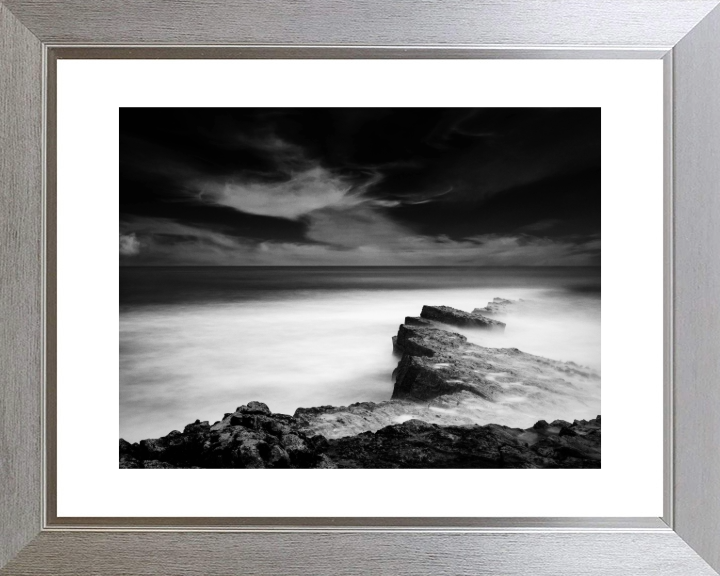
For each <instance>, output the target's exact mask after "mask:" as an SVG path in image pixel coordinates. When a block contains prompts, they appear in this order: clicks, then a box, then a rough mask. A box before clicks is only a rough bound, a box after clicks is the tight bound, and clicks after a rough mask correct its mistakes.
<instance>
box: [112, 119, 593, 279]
mask: <svg viewBox="0 0 720 576" xmlns="http://www.w3.org/2000/svg"><path fill="white" fill-rule="evenodd" d="M120 129H121V142H120V144H121V146H120V250H119V251H120V263H121V265H122V264H127V265H232V266H242V265H428V266H430V265H432V266H438V265H467V266H528V265H529V266H582V265H599V261H600V111H599V109H393V110H390V109H280V110H271V109H134V108H125V109H121V113H120Z"/></svg>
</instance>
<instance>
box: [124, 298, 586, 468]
mask: <svg viewBox="0 0 720 576" xmlns="http://www.w3.org/2000/svg"><path fill="white" fill-rule="evenodd" d="M495 300H496V301H497V300H503V299H498V298H496V299H495ZM507 302H511V301H509V300H503V301H502V302H499V303H498V305H504V304H505V303H507ZM490 304H492V303H489V305H490ZM450 316H453V317H455V318H456V320H455V321H456V322H466V321H469V320H468V317H470V319H472V320H473V321H476V320H478V319H481V320H482V321H489V322H494V323H496V324H500V325H502V327H504V324H502V323H498V322H497V321H495V320H491V319H488V318H484V317H482V316H479V315H473V314H468V313H466V312H462V311H459V310H455V309H453V308H448V307H444V306H442V307H440V306H425V307H423V313H422V314H421V316H420V317H411V316H409V317H407V318H405V322H404V324H402V325H400V327H399V329H398V333H397V335H396V336H394V337H393V346H394V349H395V352H396V353H397V354H398V355H401V359H400V361H399V363H398V366H397V368H396V369H395V372H394V373H393V375H394V378H395V388H394V392H393V395H392V399H391V400H388V401H385V402H377V403H376V402H359V403H356V404H351V405H350V406H339V407H336V406H320V407H314V408H299V409H298V410H296V412H295V414H294V415H293V416H289V415H286V414H273V413H272V412H271V411H270V409H269V408H268V406H266V405H265V404H263V403H262V402H249V403H248V404H247V405H244V406H240V407H238V408H237V409H236V410H235V412H232V413H228V414H225V416H224V417H223V419H222V420H220V421H218V422H215V423H214V424H213V425H210V424H209V422H201V421H199V420H198V421H195V422H194V423H192V424H188V425H187V426H186V427H185V428H184V430H183V431H182V432H180V431H177V430H175V431H172V432H170V434H168V435H167V436H164V437H162V438H158V439H148V440H142V441H140V442H139V443H135V444H130V443H129V442H126V441H125V440H122V439H121V440H120V446H119V450H120V468H597V467H599V466H600V416H598V417H597V418H594V419H592V420H587V421H586V420H575V421H574V422H572V423H570V422H566V421H564V420H553V421H552V422H551V423H549V424H548V422H546V421H545V420H539V421H536V422H535V420H534V419H532V420H530V421H527V419H525V420H524V422H525V423H524V424H523V426H530V427H528V428H523V427H516V428H513V427H508V426H501V425H498V424H488V422H492V421H493V418H494V417H497V415H498V414H504V415H505V416H507V414H508V413H509V412H508V410H510V407H512V409H516V407H517V406H518V405H520V404H521V403H527V405H528V406H529V407H530V410H529V413H531V414H533V415H534V414H538V413H542V414H548V415H549V414H553V413H557V411H558V406H557V402H558V398H559V399H560V400H562V397H563V395H567V396H568V398H577V397H582V391H583V389H584V388H587V387H588V384H591V383H593V382H595V383H597V380H599V377H600V376H599V374H598V373H597V372H595V371H594V370H591V369H589V368H584V367H581V366H578V365H577V364H574V363H572V362H560V361H556V360H550V359H548V358H543V357H540V356H534V355H532V354H527V353H525V352H521V351H520V350H517V349H515V348H486V347H482V346H478V345H475V344H472V343H470V342H468V340H467V338H466V337H465V336H463V335H461V334H457V333H455V332H451V331H448V330H444V329H442V328H441V327H440V326H438V324H436V322H440V323H442V324H448V323H449V322H448V320H447V319H448V318H449V317H450ZM457 319H459V320H457ZM459 325H461V326H479V325H477V324H459ZM489 326H490V327H492V326H493V325H492V324H490V325H489ZM482 327H488V326H487V325H486V326H482ZM562 413H563V414H564V413H569V412H568V410H567V409H564V410H562ZM505 421H506V422H508V420H505ZM532 422H535V423H534V425H532Z"/></svg>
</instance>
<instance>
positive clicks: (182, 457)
mask: <svg viewBox="0 0 720 576" xmlns="http://www.w3.org/2000/svg"><path fill="white" fill-rule="evenodd" d="M252 405H255V406H260V407H263V408H264V409H263V410H262V411H257V410H254V409H253V408H251V406H252ZM599 466H600V417H599V416H598V417H597V418H596V419H593V420H589V421H585V420H582V421H577V420H576V421H575V422H573V423H572V424H571V423H569V422H565V421H561V420H558V421H555V422H552V423H551V424H547V423H546V422H545V421H540V422H538V423H537V424H535V426H534V427H532V428H529V429H526V430H523V429H520V428H509V427H507V426H499V425H497V424H489V425H487V426H477V425H474V426H439V425H437V424H432V423H428V422H424V421H421V420H409V421H407V422H403V423H402V424H395V425H391V426H386V427H384V428H381V429H380V430H378V431H376V432H363V433H362V434H358V435H355V436H347V437H344V438H338V439H331V440H328V439H326V438H325V437H323V436H321V435H314V436H308V435H307V434H305V433H304V432H302V430H301V429H300V426H299V422H298V421H297V419H295V418H293V417H291V416H287V415H285V414H272V413H271V412H270V411H269V410H267V406H265V405H264V404H262V403H260V402H251V403H249V404H248V405H247V406H241V407H240V408H238V409H237V410H236V411H235V412H234V413H232V414H227V415H226V416H225V418H223V419H222V420H221V421H219V422H216V423H215V424H214V425H213V426H210V425H209V423H208V422H200V421H196V422H195V423H193V424H188V425H187V426H186V427H185V430H184V431H183V432H179V431H177V430H175V431H173V432H171V433H170V434H168V435H167V436H165V437H163V438H159V439H156V440H143V441H141V442H140V443H138V444H130V443H129V442H126V441H125V440H122V439H121V440H120V468H146V469H148V468H598V467H599Z"/></svg>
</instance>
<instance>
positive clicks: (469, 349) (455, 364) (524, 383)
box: [393, 325, 599, 426]
mask: <svg viewBox="0 0 720 576" xmlns="http://www.w3.org/2000/svg"><path fill="white" fill-rule="evenodd" d="M397 345H398V347H401V348H402V350H403V351H404V352H405V354H404V356H403V358H402V360H401V361H400V363H399V364H398V367H397V369H396V371H395V376H396V379H395V389H394V391H393V399H415V400H420V401H423V400H428V399H431V398H434V397H436V396H441V395H445V394H452V393H455V392H460V391H467V392H470V393H472V394H476V395H478V396H480V397H482V398H484V399H485V400H488V401H494V400H496V399H497V397H498V396H501V395H506V394H507V392H508V388H509V387H512V386H514V387H516V388H518V389H520V387H522V391H523V393H524V395H525V396H526V397H527V398H530V399H532V398H533V396H534V395H535V396H539V395H542V394H543V393H548V392H550V391H552V393H553V394H560V395H562V394H563V392H565V393H568V392H571V391H572V392H574V391H576V390H577V389H578V387H579V386H580V385H582V384H585V383H587V382H588V381H591V380H595V379H599V375H598V374H597V373H596V372H594V371H592V370H590V369H586V368H582V367H580V366H577V365H576V364H572V363H567V362H558V361H555V360H549V359H548V358H542V357H540V356H534V355H532V354H527V353H525V352H521V351H520V350H518V349H517V348H486V347H483V346H478V345H476V344H471V343H469V342H468V341H467V339H466V338H465V337H464V336H462V335H461V334H455V333H452V332H447V331H445V330H438V329H437V328H428V327H424V326H407V325H403V326H401V327H400V329H399V331H398V336H397ZM553 425H556V424H555V423H553ZM562 425H564V424H559V426H562Z"/></svg>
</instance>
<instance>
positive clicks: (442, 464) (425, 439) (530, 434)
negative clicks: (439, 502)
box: [327, 420, 600, 468]
mask: <svg viewBox="0 0 720 576" xmlns="http://www.w3.org/2000/svg"><path fill="white" fill-rule="evenodd" d="M597 425H598V426H599V423H597ZM594 426H595V422H594V421H590V423H588V425H587V426H586V427H583V428H581V431H582V433H580V432H579V433H578V434H577V435H576V436H573V437H568V436H564V437H560V436H559V435H558V434H557V433H556V432H553V431H551V430H550V429H542V430H541V431H538V430H537V429H535V428H531V429H528V430H522V429H518V428H508V427H506V426H499V425H497V424H489V425H487V426H438V425H436V424H430V423H427V422H423V421H420V420H409V421H407V422H404V423H402V424H396V425H393V426H388V427H386V428H382V429H381V430H378V431H377V432H374V433H373V432H364V433H362V434H359V435H357V436H350V437H347V438H340V439H337V440H331V441H330V443H329V444H330V447H329V450H328V453H327V454H328V456H329V457H330V458H331V459H332V461H333V462H334V463H335V464H336V465H337V466H338V468H598V467H599V466H600V439H599V437H597V436H593V435H590V434H586V433H585V431H586V430H589V428H592V427H594Z"/></svg>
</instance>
